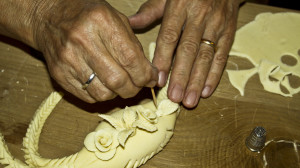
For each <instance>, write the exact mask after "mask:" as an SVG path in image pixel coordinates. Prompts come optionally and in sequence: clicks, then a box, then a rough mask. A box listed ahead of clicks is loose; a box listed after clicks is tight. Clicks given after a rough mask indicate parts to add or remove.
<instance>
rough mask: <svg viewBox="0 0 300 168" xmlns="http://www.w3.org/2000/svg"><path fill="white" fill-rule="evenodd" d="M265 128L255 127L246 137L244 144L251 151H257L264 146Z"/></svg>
mask: <svg viewBox="0 0 300 168" xmlns="http://www.w3.org/2000/svg"><path fill="white" fill-rule="evenodd" d="M266 133H267V132H266V130H265V129H264V128H263V127H255V128H254V129H253V131H252V132H251V134H250V135H249V136H248V137H247V139H246V146H247V147H248V149H250V150H251V151H253V152H258V151H260V150H262V149H263V148H264V147H265V141H266Z"/></svg>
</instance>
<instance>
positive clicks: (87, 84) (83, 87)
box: [82, 72, 97, 90]
mask: <svg viewBox="0 0 300 168" xmlns="http://www.w3.org/2000/svg"><path fill="white" fill-rule="evenodd" d="M96 75H97V74H96V73H95V72H93V73H92V74H91V75H90V77H89V79H88V80H87V81H86V82H85V83H84V84H83V85H82V89H83V90H86V88H87V87H88V86H89V84H90V83H91V82H92V81H93V79H94V78H95V76H96Z"/></svg>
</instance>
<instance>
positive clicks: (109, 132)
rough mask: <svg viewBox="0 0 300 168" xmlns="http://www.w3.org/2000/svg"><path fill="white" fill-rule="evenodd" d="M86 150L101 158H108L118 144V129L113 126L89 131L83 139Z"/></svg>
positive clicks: (114, 151)
mask: <svg viewBox="0 0 300 168" xmlns="http://www.w3.org/2000/svg"><path fill="white" fill-rule="evenodd" d="M84 146H85V147H86V149H87V150H89V151H91V152H94V153H95V155H96V156H97V157H98V158H99V159H101V160H110V159H111V158H112V157H113V156H114V155H115V153H116V150H117V149H116V148H117V147H118V146H119V141H118V131H117V130H115V129H113V128H104V129H100V130H98V131H96V132H91V133H89V134H88V135H87V137H86V138H85V140H84Z"/></svg>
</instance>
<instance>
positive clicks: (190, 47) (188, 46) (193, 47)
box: [181, 40, 199, 55]
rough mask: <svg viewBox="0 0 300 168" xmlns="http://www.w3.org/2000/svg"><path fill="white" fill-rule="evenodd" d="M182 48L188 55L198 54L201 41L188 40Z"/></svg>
mask: <svg viewBox="0 0 300 168" xmlns="http://www.w3.org/2000/svg"><path fill="white" fill-rule="evenodd" d="M181 49H182V51H183V52H184V53H186V54H188V55H196V54H197V52H198V50H199V43H197V42H195V41H194V40H186V41H184V42H183V43H182V44H181Z"/></svg>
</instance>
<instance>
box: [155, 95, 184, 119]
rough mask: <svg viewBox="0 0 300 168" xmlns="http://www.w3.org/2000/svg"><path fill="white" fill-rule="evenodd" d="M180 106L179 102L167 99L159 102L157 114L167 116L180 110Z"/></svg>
mask: <svg viewBox="0 0 300 168" xmlns="http://www.w3.org/2000/svg"><path fill="white" fill-rule="evenodd" d="M178 108H179V105H178V104H177V103H174V102H172V101H171V100H169V99H165V100H162V101H161V102H160V103H159V105H158V107H157V112H156V114H157V115H158V116H159V117H161V116H166V115H169V114H172V113H174V112H175V111H177V110H178Z"/></svg>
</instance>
